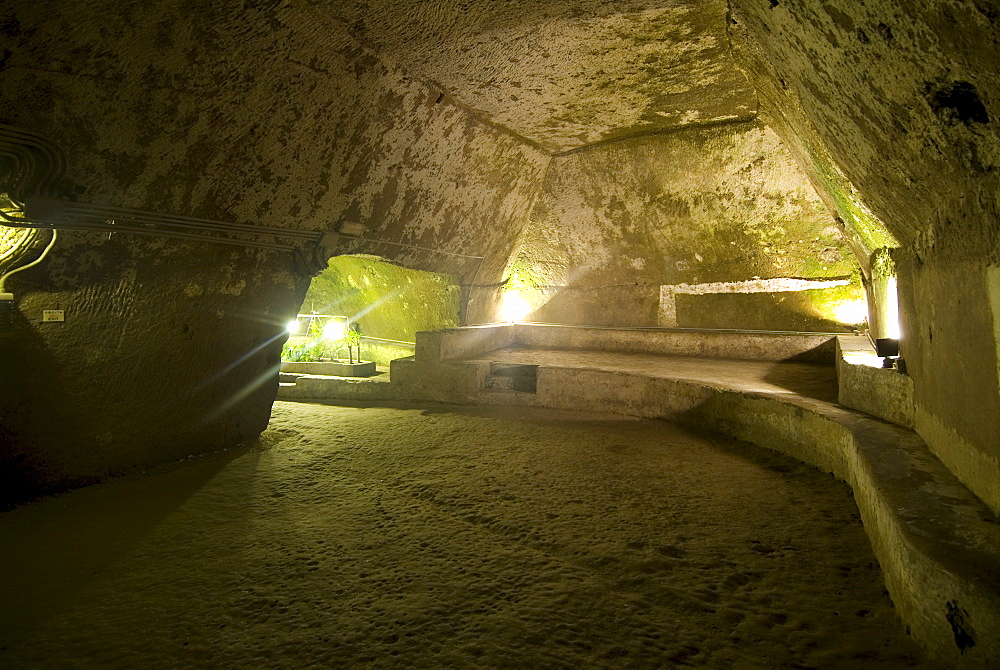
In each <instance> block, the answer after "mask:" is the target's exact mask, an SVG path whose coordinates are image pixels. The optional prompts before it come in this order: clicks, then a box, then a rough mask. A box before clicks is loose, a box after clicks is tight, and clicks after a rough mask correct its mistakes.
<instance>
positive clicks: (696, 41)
mask: <svg viewBox="0 0 1000 670" xmlns="http://www.w3.org/2000/svg"><path fill="white" fill-rule="evenodd" d="M313 2H315V3H316V4H315V5H314V6H315V7H318V8H323V9H324V10H325V11H327V12H329V13H330V14H331V15H332V16H333V17H335V18H337V19H339V20H341V21H344V22H345V23H347V24H348V26H349V27H350V30H351V32H352V33H353V34H354V36H355V37H356V38H358V39H359V40H361V41H362V42H363V43H365V44H366V45H368V46H370V47H372V48H373V49H375V50H376V51H378V52H379V53H380V54H382V55H383V57H385V58H387V59H388V60H391V61H394V62H396V63H397V64H399V65H401V66H403V67H404V68H405V69H406V70H407V71H409V72H410V73H411V74H412V75H413V76H414V77H417V78H420V79H423V80H425V81H427V82H429V83H431V84H432V85H434V86H437V87H440V88H441V89H442V90H443V91H444V92H446V93H447V94H448V95H449V96H450V97H451V98H452V99H453V100H454V101H455V102H457V103H459V104H461V105H463V106H465V107H467V108H469V109H470V110H472V111H474V112H476V113H477V114H478V115H480V116H481V117H482V118H484V119H486V120H488V121H491V122H493V123H496V124H498V125H500V126H503V127H505V128H507V129H508V130H510V131H511V132H513V133H515V134H517V135H519V136H521V137H523V138H526V139H528V140H530V141H532V142H534V143H537V144H538V145H540V146H542V147H543V148H545V149H546V150H548V151H551V152H554V153H558V152H562V151H567V150H571V149H576V148H579V147H582V146H586V145H588V144H592V143H594V142H600V141H602V140H608V139H614V138H619V137H625V136H629V135H634V134H640V133H649V132H657V131H663V130H669V129H674V128H679V127H682V126H686V125H691V124H697V125H701V124H705V123H713V122H720V121H725V120H735V119H741V118H747V117H750V116H752V115H753V114H754V113H755V112H756V95H755V93H754V91H753V89H752V88H751V86H750V84H749V83H748V82H747V80H746V78H745V77H744V75H743V73H742V72H741V71H740V70H739V69H737V67H736V66H735V64H734V62H733V58H732V56H731V55H730V50H729V39H728V36H727V30H726V28H727V27H726V21H727V18H726V2H725V0H539V1H537V2H535V1H529V0H406V1H402V2H401V1H399V0H370V1H367V2H365V1H362V0H313Z"/></svg>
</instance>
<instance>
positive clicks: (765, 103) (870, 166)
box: [730, 0, 1000, 512]
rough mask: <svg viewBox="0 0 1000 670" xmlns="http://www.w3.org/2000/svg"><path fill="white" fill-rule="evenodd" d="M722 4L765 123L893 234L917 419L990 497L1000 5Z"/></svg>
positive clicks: (995, 441)
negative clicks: (767, 118)
mask: <svg viewBox="0 0 1000 670" xmlns="http://www.w3.org/2000/svg"><path fill="white" fill-rule="evenodd" d="M732 5H733V11H732V17H731V18H732V20H731V22H730V31H731V34H732V36H733V41H734V46H735V47H736V50H737V55H738V57H739V60H740V61H741V62H742V63H743V64H744V66H745V67H746V69H747V72H748V74H749V76H750V78H751V81H752V82H753V83H754V84H755V86H756V87H757V89H758V91H759V92H760V95H761V100H762V107H764V108H766V109H768V110H771V111H772V113H773V114H774V115H775V117H776V119H777V122H776V124H775V127H776V128H777V129H778V130H779V132H781V133H782V135H783V136H784V138H785V139H786V140H787V141H788V143H789V145H790V146H792V147H793V148H794V149H795V150H796V152H797V155H798V157H799V158H800V160H801V162H802V164H803V166H804V167H805V168H806V169H807V171H808V172H809V173H810V175H811V176H812V177H813V179H814V181H815V182H816V183H818V184H821V185H822V184H825V188H822V187H821V190H824V191H825V193H824V195H825V197H826V198H828V199H829V200H833V201H836V204H837V206H838V207H839V208H840V210H839V211H840V214H841V216H842V217H843V218H844V219H845V220H846V221H847V223H848V224H849V225H852V226H854V228H855V234H856V235H858V236H859V237H865V236H866V235H868V234H870V233H872V232H873V231H872V230H866V228H868V226H867V224H866V223H865V222H864V220H863V219H864V217H863V216H857V217H854V218H853V219H852V216H851V212H850V211H849V210H851V209H856V208H855V207H854V206H853V205H856V204H858V200H860V204H863V205H864V206H865V208H867V209H868V210H869V211H870V213H871V214H872V215H873V216H874V217H875V218H876V219H878V220H881V221H883V222H884V224H885V226H886V228H887V229H888V232H890V233H891V234H892V236H894V237H895V238H896V240H898V242H899V243H900V244H901V245H902V249H900V250H899V251H898V252H894V253H893V259H894V260H895V261H896V267H897V271H898V281H899V289H900V302H901V305H900V310H901V314H900V318H901V321H902V330H903V342H902V353H903V356H904V357H905V358H906V361H907V367H908V370H909V371H910V374H911V375H912V377H913V381H914V393H915V402H916V426H917V430H918V431H919V432H920V434H921V436H922V437H923V438H924V439H925V440H926V441H927V442H928V444H929V445H930V447H931V448H932V450H933V451H934V452H935V453H936V454H937V455H938V456H939V457H940V458H941V459H942V460H943V461H944V463H945V464H946V465H947V466H948V467H949V468H950V469H951V470H952V471H954V472H955V473H956V474H957V475H958V476H959V478H960V479H961V480H962V481H963V482H964V483H965V484H966V485H968V486H969V487H970V488H971V489H972V490H973V491H974V492H976V493H977V494H978V495H979V496H980V497H982V499H983V500H984V501H985V502H987V503H988V504H989V505H990V506H991V507H992V509H993V510H994V512H997V511H1000V380H998V366H997V356H998V353H997V351H998V349H997V340H998V337H1000V330H998V328H997V326H996V324H997V322H998V321H1000V313H998V312H997V311H996V308H995V307H991V303H990V288H989V286H990V277H991V273H993V272H995V268H996V267H998V265H1000V217H998V213H1000V205H998V201H997V198H998V194H1000V188H998V186H1000V183H998V180H1000V171H998V170H997V166H998V164H1000V137H998V133H997V129H996V123H997V122H996V119H997V114H998V113H1000V108H998V104H1000V102H998V98H997V91H1000V85H998V84H1000V77H998V75H997V72H998V67H997V66H998V56H997V54H998V53H1000V49H998V47H1000V30H998V27H1000V8H998V7H997V6H996V4H995V3H992V2H984V1H976V2H953V1H948V0H945V1H940V0H935V1H933V2H932V1H931V0H922V1H919V2H911V3H906V4H905V6H904V5H902V4H899V3H893V2H867V3H864V4H863V5H862V4H860V3H855V2H848V1H842V0H829V1H827V2H822V3H804V2H792V1H790V0H781V1H777V0H772V1H771V2H769V3H757V2H746V1H744V0H734V2H733V3H732ZM831 175H841V176H842V177H843V181H840V182H838V181H837V180H835V179H831ZM844 181H846V183H847V184H848V186H849V187H850V189H849V190H853V191H854V194H855V195H856V196H858V198H857V200H855V201H854V202H853V205H852V199H851V198H849V197H845V196H846V195H850V193H846V194H845V187H844ZM854 213H855V214H858V213H859V212H857V211H855V212H854ZM862 213H863V212H862ZM859 221H860V223H859ZM869 223H870V222H869ZM875 232H877V231H875ZM876 242H877V240H876ZM878 246H886V245H885V244H875V245H874V247H875V248H877V247H878ZM889 246H892V245H889ZM869 250H872V249H871V248H870V249H869Z"/></svg>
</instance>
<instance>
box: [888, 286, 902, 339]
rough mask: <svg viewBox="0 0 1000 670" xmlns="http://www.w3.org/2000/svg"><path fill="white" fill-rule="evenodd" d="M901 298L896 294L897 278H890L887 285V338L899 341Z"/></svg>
mask: <svg viewBox="0 0 1000 670" xmlns="http://www.w3.org/2000/svg"><path fill="white" fill-rule="evenodd" d="M899 335H900V330H899V296H898V295H897V294H896V278H895V277H889V281H887V282H886V283H885V336H886V337H891V338H893V339H896V340H898V339H899Z"/></svg>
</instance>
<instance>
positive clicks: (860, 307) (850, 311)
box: [833, 300, 868, 326]
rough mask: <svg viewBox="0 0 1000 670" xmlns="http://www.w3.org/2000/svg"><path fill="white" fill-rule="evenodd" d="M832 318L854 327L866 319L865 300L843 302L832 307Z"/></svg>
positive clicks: (866, 305)
mask: <svg viewBox="0 0 1000 670" xmlns="http://www.w3.org/2000/svg"><path fill="white" fill-rule="evenodd" d="M833 318H834V319H835V320H836V321H838V322H840V323H843V324H846V325H849V326H856V325H857V324H859V323H863V322H864V321H865V319H867V318H868V302H867V301H866V300H843V301H841V302H838V303H837V304H836V305H834V306H833Z"/></svg>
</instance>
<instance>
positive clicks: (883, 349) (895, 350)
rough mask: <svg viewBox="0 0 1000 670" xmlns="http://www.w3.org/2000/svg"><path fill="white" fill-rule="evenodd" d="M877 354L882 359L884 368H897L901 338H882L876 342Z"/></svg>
mask: <svg viewBox="0 0 1000 670" xmlns="http://www.w3.org/2000/svg"><path fill="white" fill-rule="evenodd" d="M875 353H876V354H877V355H878V356H879V357H880V358H882V367H883V368H893V367H896V361H899V360H901V359H900V358H899V338H895V337H880V338H878V339H876V340H875Z"/></svg>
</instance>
